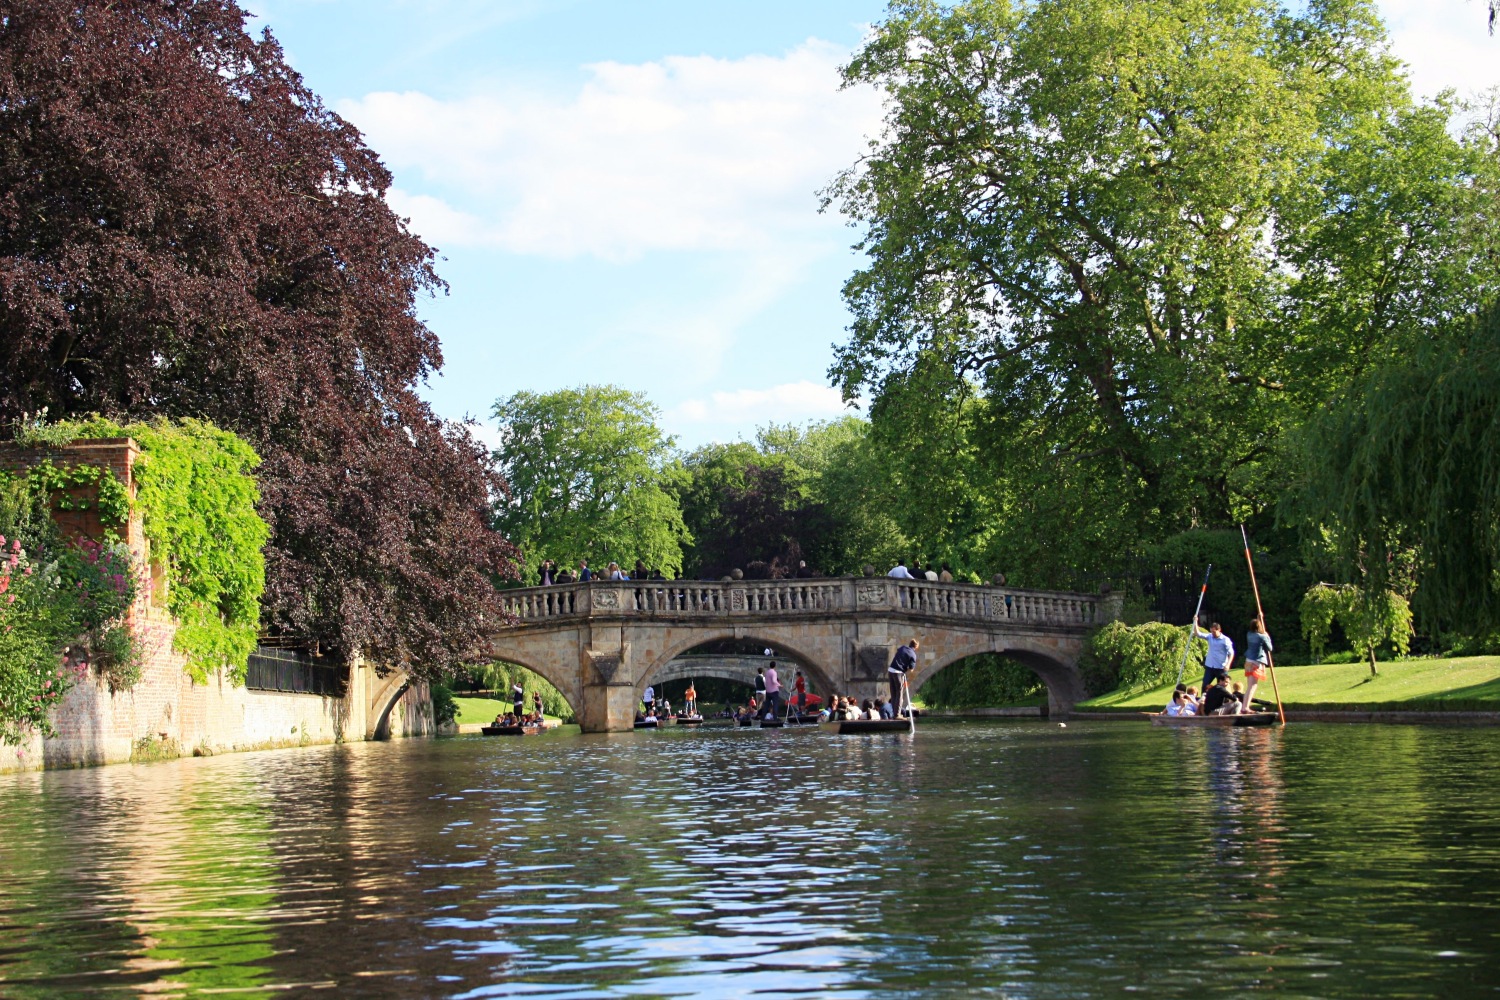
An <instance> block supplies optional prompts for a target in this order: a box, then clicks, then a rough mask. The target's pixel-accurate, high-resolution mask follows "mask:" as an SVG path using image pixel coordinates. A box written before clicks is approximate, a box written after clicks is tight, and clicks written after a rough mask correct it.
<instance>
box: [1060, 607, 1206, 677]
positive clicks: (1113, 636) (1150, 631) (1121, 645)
mask: <svg viewBox="0 0 1500 1000" xmlns="http://www.w3.org/2000/svg"><path fill="white" fill-rule="evenodd" d="M1188 636H1189V633H1188V628H1187V626H1178V625H1168V624H1165V623H1163V622H1148V623H1147V624H1144V625H1126V624H1124V623H1123V622H1110V623H1109V624H1107V625H1105V626H1104V627H1103V628H1101V629H1099V631H1097V632H1095V633H1094V635H1093V637H1092V638H1091V639H1090V640H1089V650H1088V652H1087V653H1086V654H1085V656H1084V657H1083V659H1082V660H1081V661H1080V663H1079V669H1080V670H1081V671H1082V672H1083V681H1084V686H1085V687H1086V688H1087V689H1088V692H1089V693H1090V694H1091V695H1099V694H1103V693H1105V692H1106V691H1115V690H1119V691H1140V690H1145V689H1147V688H1152V687H1156V686H1157V685H1159V684H1166V683H1172V682H1175V681H1176V680H1177V672H1178V670H1179V669H1181V667H1182V662H1183V660H1182V652H1183V646H1184V644H1185V643H1187V642H1188V641H1189V638H1188ZM1191 641H1192V644H1193V648H1192V650H1191V651H1190V653H1189V656H1188V670H1189V672H1190V673H1192V672H1196V667H1197V666H1199V665H1201V664H1202V662H1203V653H1204V652H1205V651H1206V650H1207V648H1208V646H1207V643H1205V642H1204V641H1203V640H1201V639H1193V640H1191Z"/></svg>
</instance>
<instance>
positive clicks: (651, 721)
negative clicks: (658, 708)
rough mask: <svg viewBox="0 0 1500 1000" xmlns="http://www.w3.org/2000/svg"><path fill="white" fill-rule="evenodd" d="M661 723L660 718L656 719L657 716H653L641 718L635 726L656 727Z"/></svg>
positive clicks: (642, 727) (641, 727) (640, 727)
mask: <svg viewBox="0 0 1500 1000" xmlns="http://www.w3.org/2000/svg"><path fill="white" fill-rule="evenodd" d="M660 725H661V721H660V720H659V719H656V718H655V717H651V718H646V719H641V720H640V721H639V722H637V723H636V724H635V728H637V729H656V728H657V727H659V726H660Z"/></svg>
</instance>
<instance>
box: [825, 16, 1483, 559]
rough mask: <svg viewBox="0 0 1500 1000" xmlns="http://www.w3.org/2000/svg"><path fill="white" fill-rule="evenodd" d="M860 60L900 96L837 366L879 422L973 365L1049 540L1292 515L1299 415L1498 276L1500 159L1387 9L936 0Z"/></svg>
mask: <svg viewBox="0 0 1500 1000" xmlns="http://www.w3.org/2000/svg"><path fill="white" fill-rule="evenodd" d="M845 76H846V80H847V82H848V83H849V84H851V85H855V84H873V85H875V86H878V87H880V88H881V89H883V90H884V91H885V93H886V94H887V95H888V97H889V104H888V107H889V111H888V114H887V118H886V121H885V128H884V131H883V133H882V134H881V135H880V136H879V137H878V139H877V140H876V141H874V142H873V144H872V146H871V149H870V151H869V154H868V155H867V156H866V157H864V158H863V159H862V160H861V161H860V162H859V163H858V164H856V165H855V166H854V167H853V168H851V169H850V170H848V171H847V172H845V173H844V174H842V175H841V176H840V177H839V178H838V179H837V180H836V181H835V182H834V184H833V185H832V186H831V188H830V190H829V191H828V193H827V197H828V199H829V201H830V203H837V204H838V205H839V206H840V207H841V208H842V210H843V211H844V212H845V213H846V214H847V215H849V216H850V217H851V219H852V220H853V221H854V222H855V223H856V224H857V225H861V226H863V227H864V237H863V239H862V241H861V243H860V247H861V249H863V250H864V251H865V252H866V253H867V254H868V256H869V261H870V263H869V266H868V267H867V268H865V269H864V270H862V271H859V272H858V273H856V274H855V275H854V276H853V277H852V278H851V279H850V280H849V282H848V283H847V285H846V287H845V296H846V299H847V301H848V303H849V305H850V307H851V309H852V311H853V314H854V320H853V324H852V326H851V330H850V333H851V336H850V338H849V340H848V342H847V343H846V344H844V345H843V346H842V347H841V349H840V350H839V353H838V356H837V361H836V363H835V365H834V366H833V368H832V370H831V375H832V376H833V377H834V378H835V379H836V380H837V381H838V382H839V383H840V384H841V385H842V388H843V391H844V393H845V394H846V396H849V397H851V398H852V397H855V396H858V395H861V394H864V393H870V394H873V396H874V397H875V400H876V406H875V411H874V412H875V413H876V414H877V421H876V422H877V424H878V423H879V422H880V420H879V413H880V401H881V400H882V398H883V397H884V396H885V395H886V394H887V393H888V392H889V391H891V390H892V389H894V388H896V387H899V386H901V385H903V384H904V383H905V382H906V381H908V380H909V374H910V373H911V372H912V371H914V370H917V369H918V368H919V367H920V365H919V362H922V363H931V362H935V363H937V364H941V365H944V366H946V367H947V368H948V369H949V370H950V371H951V372H952V375H953V377H952V378H951V379H950V382H951V384H952V386H953V387H954V388H953V390H952V392H951V393H950V396H951V397H952V398H961V397H963V396H964V395H965V394H969V393H974V394H979V395H981V396H982V397H983V398H985V399H986V400H987V402H988V404H989V405H988V407H987V409H986V410H985V414H986V418H987V420H988V421H989V424H990V427H989V430H988V432H987V433H982V434H980V435H979V437H978V438H977V439H976V440H979V441H980V442H981V444H983V445H984V447H985V448H986V449H987V450H988V451H989V452H991V456H992V459H993V464H994V468H995V473H994V474H995V476H996V484H997V485H996V487H995V491H996V493H997V494H999V495H1001V496H1002V497H1004V498H1005V500H1004V502H1003V504H1002V506H1004V507H1007V508H1012V509H1015V510H1018V511H1021V512H1022V513H1021V514H1020V516H1021V517H1026V516H1028V515H1026V514H1025V513H1024V512H1025V511H1026V510H1028V509H1029V510H1034V511H1036V512H1037V516H1038V517H1040V518H1041V519H1042V521H1043V522H1046V523H1047V524H1050V525H1052V529H1049V530H1055V529H1058V528H1062V529H1063V530H1065V527H1066V526H1065V525H1058V524H1057V518H1056V517H1055V516H1054V515H1056V514H1057V513H1058V512H1059V511H1063V512H1066V513H1067V514H1068V516H1069V517H1070V518H1072V519H1073V520H1074V521H1075V522H1081V523H1083V524H1087V522H1088V521H1089V514H1088V512H1087V511H1080V506H1081V505H1083V504H1085V503H1096V502H1098V501H1099V500H1100V499H1101V498H1104V499H1106V500H1107V501H1108V502H1109V503H1110V504H1111V505H1112V506H1113V505H1114V504H1115V503H1118V502H1120V501H1123V502H1124V504H1125V507H1126V509H1125V510H1124V511H1114V510H1112V512H1111V514H1110V518H1111V520H1112V521H1113V522H1114V523H1116V524H1118V525H1120V526H1121V527H1122V529H1124V528H1125V527H1126V526H1128V525H1135V526H1136V529H1135V530H1137V531H1139V532H1142V533H1144V534H1146V535H1150V534H1152V533H1156V534H1157V535H1160V534H1162V533H1167V532H1170V531H1174V530H1178V529H1181V528H1184V527H1187V526H1189V525H1193V524H1204V523H1209V524H1213V523H1220V524H1222V523H1226V522H1230V521H1231V519H1232V518H1236V517H1244V516H1250V517H1257V516H1260V517H1265V516H1266V514H1267V511H1268V510H1269V509H1270V506H1271V503H1272V501H1273V500H1274V498H1275V491H1274V489H1273V488H1272V484H1273V483H1274V482H1275V481H1276V480H1278V479H1279V476H1280V474H1279V473H1278V472H1277V471H1276V470H1275V469H1273V468H1271V467H1269V466H1270V463H1271V461H1272V459H1273V456H1274V444H1275V442H1276V440H1277V439H1278V437H1279V436H1280V435H1281V434H1282V432H1283V431H1284V429H1285V428H1286V427H1287V426H1288V424H1289V423H1292V422H1295V421H1297V420H1299V419H1300V418H1301V417H1302V415H1303V414H1305V413H1306V412H1308V411H1309V410H1310V409H1311V408H1312V407H1313V406H1314V405H1315V403H1316V402H1317V401H1319V400H1321V399H1322V398H1324V397H1325V396H1326V395H1327V394H1329V393H1330V392H1332V391H1335V390H1336V389H1337V388H1339V387H1342V386H1343V385H1344V384H1345V383H1346V381H1347V380H1348V379H1349V378H1350V377H1351V375H1352V374H1353V373H1355V372H1358V371H1359V370H1361V369H1362V368H1363V367H1364V366H1366V365H1367V364H1369V363H1370V360H1371V358H1372V357H1374V358H1377V359H1378V358H1379V357H1380V356H1381V354H1382V352H1383V351H1385V350H1387V349H1388V348H1387V346H1386V345H1388V344H1389V343H1390V339H1391V337H1392V336H1393V334H1394V333H1395V332H1397V331H1400V330H1404V329H1409V328H1412V327H1420V326H1422V325H1424V324H1427V323H1429V322H1431V321H1432V319H1433V318H1434V317H1441V316H1444V315H1450V314H1452V313H1454V312H1458V311H1462V310H1463V309H1465V308H1467V307H1468V306H1469V305H1470V304H1471V303H1472V302H1473V301H1474V300H1475V297H1476V295H1479V294H1483V293H1484V291H1485V290H1487V289H1490V290H1492V289H1494V288H1495V287H1496V282H1495V277H1496V266H1495V261H1494V258H1493V256H1487V253H1488V248H1489V247H1492V246H1493V238H1494V234H1493V226H1489V227H1488V228H1487V227H1486V226H1485V225H1478V224H1471V220H1474V219H1476V218H1480V213H1479V211H1478V210H1477V207H1476V206H1477V205H1478V204H1480V203H1481V201H1482V199H1481V196H1480V194H1479V193H1478V192H1479V191H1480V190H1481V189H1482V188H1483V187H1485V185H1486V184H1487V183H1489V182H1488V181H1485V182H1483V183H1476V178H1480V177H1482V176H1483V177H1492V176H1493V175H1494V173H1495V171H1496V164H1495V161H1494V159H1493V157H1491V156H1489V155H1488V153H1487V151H1486V150H1485V149H1483V148H1482V144H1480V145H1476V144H1468V143H1465V142H1461V141H1459V140H1456V139H1454V138H1453V137H1452V136H1451V135H1450V134H1449V132H1448V125H1449V121H1450V118H1451V116H1452V112H1453V109H1452V108H1451V107H1450V106H1449V105H1448V104H1447V103H1437V104H1431V105H1418V104H1416V103H1414V102H1413V100H1412V99H1411V97H1410V94H1409V92H1408V89H1407V85H1406V82H1405V79H1404V77H1403V75H1402V70H1401V67H1400V65H1399V64H1398V63H1397V62H1396V61H1395V60H1394V59H1392V58H1391V57H1390V56H1389V55H1388V54H1387V46H1386V39H1385V36H1384V33H1383V29H1382V27H1381V25H1380V23H1379V21H1378V19H1377V17H1376V16H1375V13H1374V9H1373V6H1372V5H1371V4H1369V3H1366V2H1361V0H1321V2H1313V3H1310V4H1306V5H1297V7H1296V8H1291V7H1284V6H1281V5H1279V4H1277V3H1272V2H1267V0H1162V2H1156V3H1150V4H1142V3H1134V2H1129V0H968V2H963V3H958V4H956V5H946V4H939V3H937V2H934V0H908V2H899V3H896V4H894V5H893V7H892V11H891V16H890V17H889V19H888V20H886V21H885V22H884V23H882V24H880V25H878V26H877V27H876V29H875V31H874V32H873V34H872V36H871V38H870V39H869V41H867V43H866V44H865V45H864V47H863V48H862V49H861V50H860V51H859V52H858V53H856V55H855V56H854V58H853V60H852V61H851V62H850V64H849V65H848V66H847V67H846V69H845ZM938 402H939V400H938V399H936V398H930V399H929V404H930V405H936V404H937V403H938ZM922 419H924V418H923V416H922V415H921V414H920V412H918V413H917V414H916V415H915V416H914V418H913V420H910V421H907V424H908V426H912V427H915V426H917V422H920V421H921V420H922ZM981 430H982V428H981ZM933 473H934V474H935V475H940V474H941V471H940V470H933ZM1080 514H1081V515H1082V516H1079V515H1080ZM1099 541H1103V539H1096V540H1094V541H1093V542H1091V544H1090V546H1089V547H1088V548H1087V549H1086V550H1085V551H1082V552H1078V553H1074V554H1072V555H1070V556H1069V558H1075V559H1078V560H1090V559H1094V560H1097V559H1101V558H1106V557H1107V556H1108V555H1109V549H1110V546H1108V545H1101V544H1098V542H1099Z"/></svg>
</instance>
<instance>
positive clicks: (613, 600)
mask: <svg viewBox="0 0 1500 1000" xmlns="http://www.w3.org/2000/svg"><path fill="white" fill-rule="evenodd" d="M619 606H620V592H619V591H618V590H599V591H595V592H594V607H596V608H618V607H619Z"/></svg>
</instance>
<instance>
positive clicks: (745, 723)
mask: <svg viewBox="0 0 1500 1000" xmlns="http://www.w3.org/2000/svg"><path fill="white" fill-rule="evenodd" d="M734 721H736V722H738V723H739V724H740V728H741V729H749V728H750V727H751V726H753V725H755V719H754V718H753V717H752V718H749V719H736V720H734Z"/></svg>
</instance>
